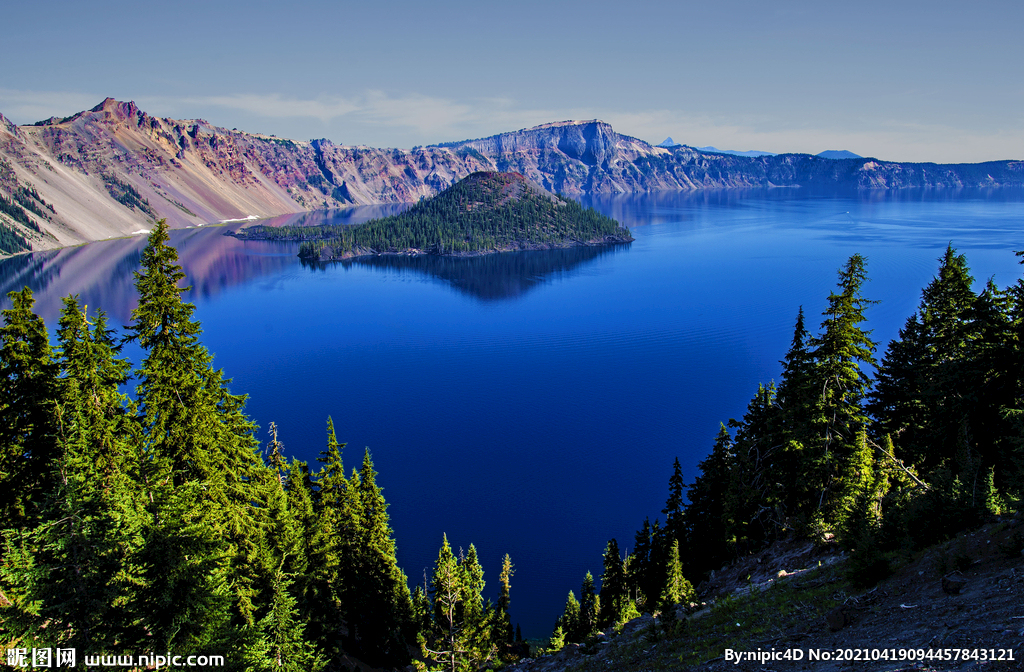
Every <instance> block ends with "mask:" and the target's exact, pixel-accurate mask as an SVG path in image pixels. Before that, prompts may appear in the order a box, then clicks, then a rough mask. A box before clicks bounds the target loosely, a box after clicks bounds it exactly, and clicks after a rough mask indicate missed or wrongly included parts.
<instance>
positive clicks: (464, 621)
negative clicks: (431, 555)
mask: <svg viewBox="0 0 1024 672" xmlns="http://www.w3.org/2000/svg"><path fill="white" fill-rule="evenodd" d="M470 548H471V553H470V554H469V555H467V556H466V558H464V559H463V561H462V562H461V563H460V562H459V560H458V559H457V558H456V557H455V554H454V553H453V552H452V548H451V545H450V544H449V543H448V537H447V535H445V537H444V539H443V541H442V543H441V549H440V550H439V551H438V554H437V561H436V562H435V563H434V572H433V575H432V576H431V580H430V588H429V591H428V592H429V594H430V596H431V599H432V603H433V609H432V619H431V623H430V627H429V628H428V629H426V630H425V631H424V632H422V633H421V636H420V639H419V641H420V650H421V652H422V655H423V657H424V659H426V660H427V661H428V662H432V663H434V664H439V665H441V666H442V669H444V670H449V671H450V672H468V671H469V670H476V669H479V668H480V667H482V666H483V665H484V664H485V663H486V662H487V661H489V660H491V659H492V658H493V657H494V655H495V653H496V649H495V647H494V645H493V644H492V642H491V634H490V630H489V628H487V627H479V625H478V624H475V623H474V619H479V618H480V616H478V615H477V614H480V613H481V612H482V617H483V618H482V621H483V623H484V624H486V622H487V621H488V620H489V618H488V614H487V613H486V609H485V608H484V607H483V597H482V595H481V594H480V593H479V590H482V589H483V570H482V569H480V568H479V563H477V562H476V561H475V558H476V549H475V548H474V547H472V546H471V547H470ZM415 664H416V666H417V668H419V669H426V666H425V665H424V664H423V663H422V662H420V661H416V662H415ZM432 669H433V668H432Z"/></svg>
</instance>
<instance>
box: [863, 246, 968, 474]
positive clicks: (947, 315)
mask: <svg viewBox="0 0 1024 672" xmlns="http://www.w3.org/2000/svg"><path fill="white" fill-rule="evenodd" d="M939 261H940V267H939V272H938V274H937V275H936V277H935V278H934V279H933V280H932V282H931V283H929V285H928V286H927V287H926V288H925V289H924V290H923V291H922V292H921V304H920V307H919V308H918V313H917V314H916V315H914V316H912V317H911V318H910V320H908V322H907V324H906V326H905V327H904V329H903V330H902V331H901V332H900V338H899V340H898V341H894V342H893V343H891V344H890V345H889V348H888V350H887V351H886V356H885V358H884V359H883V360H882V366H881V367H880V370H879V375H878V379H879V385H878V389H877V392H876V393H875V394H874V395H873V398H872V401H873V403H872V411H873V412H874V413H875V415H876V416H877V417H878V418H879V421H880V427H879V429H880V430H881V431H885V432H887V433H891V434H893V435H897V434H898V435H899V437H900V438H899V443H900V447H901V450H902V451H903V453H904V454H905V455H907V456H908V458H909V459H910V460H911V462H912V463H914V464H915V465H917V466H918V467H919V468H921V469H923V470H924V471H925V472H927V471H931V470H932V469H935V468H936V467H938V466H940V465H942V464H944V463H945V464H947V465H948V466H952V465H951V464H950V463H951V462H952V460H953V459H954V456H955V454H956V453H957V452H958V450H961V449H964V448H966V449H967V450H969V451H970V452H977V450H978V447H977V446H974V447H973V448H971V447H967V446H965V445H964V444H963V436H962V435H964V434H967V435H973V434H974V433H975V432H976V431H978V430H981V429H982V428H981V427H980V426H978V423H977V422H976V421H977V419H978V418H977V415H978V414H977V412H976V409H977V405H978V402H979V401H980V399H978V397H977V395H978V392H979V391H980V390H981V388H982V387H983V385H984V383H983V379H984V378H985V377H986V373H985V372H983V371H979V370H978V368H977V367H976V366H975V365H974V362H972V361H971V360H972V359H974V351H975V347H974V346H975V342H976V341H977V340H978V339H979V337H980V335H981V334H980V332H979V329H978V322H977V319H976V316H977V314H976V311H975V307H976V304H977V302H978V297H977V296H976V295H975V293H974V291H973V289H972V288H971V285H972V284H973V282H974V278H972V277H971V274H970V270H969V269H968V267H967V260H966V258H965V257H964V256H963V255H961V254H957V253H956V250H954V249H953V247H952V246H949V247H947V248H946V252H945V254H944V256H943V257H942V258H941V259H940V260H939ZM918 316H919V317H918Z"/></svg>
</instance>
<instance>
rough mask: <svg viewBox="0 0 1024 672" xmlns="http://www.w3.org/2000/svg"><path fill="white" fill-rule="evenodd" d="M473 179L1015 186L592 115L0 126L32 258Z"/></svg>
mask: <svg viewBox="0 0 1024 672" xmlns="http://www.w3.org/2000/svg"><path fill="white" fill-rule="evenodd" d="M478 171H498V172H518V173H521V174H523V175H524V176H526V178H527V179H529V180H530V181H532V182H535V183H537V184H538V185H540V186H541V187H543V188H544V189H546V190H548V191H551V192H555V193H561V194H564V195H566V196H570V197H579V196H582V195H585V194H613V193H644V192H652V191H665V190H669V191H692V190H701V189H731V188H765V187H768V188H770V187H854V188H867V189H903V188H910V187H934V188H959V187H998V186H1024V162H1020V161H993V162H986V163H981V164H933V163H898V162H889V161H879V160H877V159H852V160H844V161H835V160H830V159H822V158H818V157H814V156H811V155H808V154H781V155H777V156H760V157H741V156H733V155H725V154H716V153H711V152H704V151H701V150H699V149H696V148H693V147H689V146H686V145H680V146H677V147H672V148H665V147H656V146H653V145H651V144H649V143H647V142H645V141H643V140H639V139H637V138H634V137H631V136H628V135H624V134H620V133H618V132H616V131H615V130H614V129H613V128H612V127H611V125H609V124H607V123H606V122H603V121H600V120H597V119H594V120H586V121H561V122H550V123H546V124H541V125H539V126H534V127H531V128H525V129H521V130H518V131H510V132H506V133H499V134H496V135H492V136H489V137H486V138H477V139H474V140H461V141H454V142H446V143H441V144H438V145H430V146H426V147H414V148H413V149H408V150H407V149H395V148H386V149H382V148H372V147H365V146H351V145H338V144H335V143H333V142H332V141H330V140H328V139H318V140H309V141H299V140H291V139H286V138H277V137H275V136H273V135H265V134H259V133H249V132H246V131H239V130H234V129H232V130H228V129H226V128H222V127H218V126H215V125H213V124H211V123H210V122H208V121H206V120H203V119H171V118H164V117H154V116H151V115H149V114H147V113H146V112H145V111H143V110H141V109H139V107H138V106H137V105H136V104H135V103H134V102H132V101H128V102H124V101H118V100H115V99H113V98H106V99H104V100H103V101H102V102H101V103H100V104H99V105H96V106H95V107H93V108H91V109H89V110H84V111H82V112H79V113H77V114H74V115H71V116H69V117H64V118H58V117H51V118H49V119H46V120H43V121H40V122H36V123H35V124H32V125H24V126H17V125H15V124H13V123H11V122H10V121H9V120H8V119H7V118H6V117H3V116H2V115H0V197H4V198H6V199H7V200H8V201H11V199H12V198H14V195H15V194H18V195H20V196H19V198H21V197H24V198H23V200H24V202H25V206H24V209H23V211H22V212H21V213H19V215H18V217H13V216H9V215H8V214H0V226H2V227H3V228H4V229H5V230H11V231H13V232H16V233H17V234H18V235H20V236H22V237H24V238H25V239H26V240H27V245H28V246H29V247H31V248H32V249H47V248H53V247H60V246H64V245H72V244H79V243H82V242H88V241H93V240H100V239H104V238H110V237H119V236H126V235H132V234H136V233H141V232H145V231H146V230H148V229H149V228H151V227H152V225H153V223H154V222H155V220H156V219H157V218H166V219H167V220H168V222H169V223H170V225H171V226H174V227H184V226H201V225H204V224H210V223H215V222H220V221H224V220H238V219H245V218H250V217H257V218H263V217H270V216H275V215H281V214H288V213H295V212H302V211H306V210H313V209H320V208H331V207H343V206H349V205H370V204H382V203H415V202H417V201H419V200H420V199H422V198H426V197H430V196H433V195H435V194H437V193H439V192H440V191H442V190H444V189H445V188H447V187H449V186H451V185H452V184H454V183H455V182H457V181H458V180H460V179H462V178H464V177H466V176H468V175H469V174H471V173H474V172H478ZM12 202H13V201H12ZM12 207H17V208H22V206H12ZM39 213H42V214H39ZM25 222H28V223H27V224H26V223H25Z"/></svg>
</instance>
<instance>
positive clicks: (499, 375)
mask: <svg viewBox="0 0 1024 672" xmlns="http://www.w3.org/2000/svg"><path fill="white" fill-rule="evenodd" d="M588 204H591V205H594V206H595V207H597V208H598V209H599V210H601V211H602V212H605V213H606V214H609V215H611V216H613V217H615V218H617V219H619V220H620V221H621V222H622V223H623V224H625V225H626V226H629V227H630V228H631V229H632V231H633V235H634V236H635V237H636V241H635V242H634V243H632V244H630V245H628V246H620V247H609V248H584V249H574V250H557V251H550V252H529V253H513V254H502V255H492V256H488V257H481V258H476V259H462V260H459V259H436V258H418V259H382V260H372V261H362V262H354V263H348V264H344V265H342V264H337V265H330V266H326V267H312V266H307V265H303V264H302V263H300V261H299V259H298V258H297V257H296V256H295V255H296V251H297V245H296V244H289V243H269V242H262V241H247V242H243V241H239V240H237V239H235V238H231V237H228V236H225V235H224V232H225V231H226V229H225V228H223V227H213V228H211V227H207V228H202V229H191V230H182V231H174V232H172V237H171V242H172V243H173V244H174V245H175V246H176V247H177V248H178V250H179V253H180V256H181V261H182V263H183V265H184V267H185V270H186V272H187V273H188V281H189V282H190V283H191V284H192V285H193V286H194V288H193V290H192V291H191V292H190V293H189V294H188V299H189V300H191V301H194V302H195V303H196V305H197V306H198V312H197V315H198V318H199V319H200V320H201V321H202V323H203V327H204V330H205V334H204V337H203V341H204V343H205V344H206V346H207V347H208V348H209V349H210V350H211V351H212V352H213V353H215V354H216V359H215V364H216V365H217V366H219V367H222V368H223V369H224V370H225V372H226V373H227V375H228V376H230V377H233V378H234V382H233V384H232V390H233V391H235V392H247V393H249V394H250V395H251V399H250V402H249V405H248V410H249V412H250V414H251V415H252V416H253V417H254V418H255V419H256V420H257V422H258V423H259V424H260V425H261V426H262V427H263V428H266V427H267V426H268V424H269V423H270V421H275V422H276V423H277V424H278V427H279V428H280V431H281V438H282V440H283V441H284V443H285V448H286V451H287V452H288V453H290V454H293V455H296V456H298V457H300V458H302V459H305V460H309V461H314V460H315V457H316V455H317V453H318V452H319V450H321V448H322V447H323V445H324V426H325V422H326V418H327V416H328V415H331V416H333V418H334V423H335V426H336V427H337V429H338V438H339V439H340V440H342V441H347V442H348V448H347V449H346V451H345V458H346V463H347V464H349V465H350V466H357V465H358V464H359V462H360V460H361V457H362V451H363V448H364V446H369V447H370V449H371V451H372V454H373V458H374V461H375V463H376V466H377V469H378V471H379V472H380V476H379V482H380V483H381V485H383V487H384V488H385V496H386V497H387V499H388V502H389V503H390V505H391V508H390V513H391V517H392V524H393V527H394V529H395V534H396V537H397V541H398V554H399V562H400V564H401V565H402V566H403V567H404V568H405V570H406V572H407V574H408V575H409V577H410V580H411V581H412V582H419V581H422V576H423V572H424V569H425V568H426V569H427V571H428V572H429V571H430V570H429V568H430V567H431V566H432V563H433V560H434V559H435V558H436V555H437V549H438V547H439V545H440V542H441V535H442V534H443V533H447V535H448V538H449V540H450V541H451V542H452V544H453V545H454V546H456V547H458V546H462V547H468V545H469V544H470V543H471V542H472V543H475V544H476V546H477V549H478V551H479V553H480V558H481V560H482V562H483V563H484V568H485V570H486V572H487V574H486V579H487V581H488V584H489V585H488V590H487V592H488V593H490V594H491V595H492V597H496V588H497V584H498V571H499V568H500V559H501V557H502V555H503V554H505V553H510V554H511V556H512V560H513V562H514V563H515V565H516V574H515V577H514V579H513V582H512V616H513V619H514V620H518V621H520V622H521V623H522V626H523V631H524V634H526V635H527V636H537V637H546V636H547V635H548V634H549V632H550V629H551V627H552V625H553V623H554V620H555V618H556V617H557V616H558V614H559V613H560V611H561V607H562V605H563V603H564V600H565V595H566V593H567V592H568V591H569V590H570V589H573V590H575V591H576V592H577V593H578V592H579V586H580V583H581V581H582V578H583V575H584V573H585V572H586V571H587V570H590V571H592V572H593V573H594V574H595V575H599V574H600V572H601V553H602V551H603V549H604V546H605V543H606V542H607V540H608V539H610V538H612V537H616V538H617V539H618V540H619V544H620V547H624V548H628V547H631V546H632V538H633V533H634V532H635V530H636V529H638V528H639V527H640V526H641V524H642V523H643V519H644V517H645V516H647V515H650V516H651V518H652V520H653V518H655V517H657V516H659V515H660V514H659V511H660V510H661V508H662V507H663V506H664V502H665V499H666V497H667V487H668V478H669V475H670V473H671V468H672V460H673V458H675V457H676V456H678V457H679V459H680V462H681V463H682V465H683V469H684V472H685V477H686V479H687V481H688V482H689V481H692V479H693V476H694V472H695V465H696V464H697V463H698V462H699V461H700V460H701V459H703V457H704V456H705V455H706V454H707V453H708V451H709V450H710V448H711V443H712V440H713V438H714V436H715V434H716V432H717V430H718V425H719V422H721V421H725V420H728V419H729V418H730V417H738V416H740V415H741V414H742V413H743V410H744V408H745V406H746V403H747V401H748V400H749V399H750V397H751V396H752V395H753V394H754V392H755V391H756V388H757V384H758V383H759V382H768V381H770V380H772V379H773V378H776V377H777V376H778V374H779V371H780V366H779V364H778V360H779V359H781V358H782V356H783V354H784V353H785V350H786V348H787V347H788V344H789V340H790V338H791V336H792V328H793V322H794V320H795V318H796V313H797V309H798V307H799V306H801V305H802V306H803V307H804V310H805V312H806V313H807V315H808V325H809V326H812V327H813V326H815V325H817V324H818V323H819V322H820V317H819V316H820V313H821V311H822V310H823V309H824V307H825V305H826V298H827V296H828V294H829V292H830V291H831V290H832V289H833V288H834V286H835V281H836V271H837V269H838V268H839V266H840V265H841V264H843V263H844V262H845V261H846V259H847V258H848V257H849V256H850V255H851V254H853V253H855V252H859V253H861V254H863V255H865V256H866V257H867V259H868V265H867V270H868V273H869V277H870V282H868V283H867V285H866V286H865V288H864V293H865V295H866V296H867V297H869V298H872V299H879V300H880V301H881V303H879V304H878V305H876V306H874V307H872V308H871V309H870V310H869V311H868V315H869V319H870V326H872V327H874V330H875V331H874V336H875V338H876V339H877V340H878V341H879V342H880V343H881V345H880V347H879V356H881V353H882V351H883V350H884V344H885V343H887V342H888V340H889V339H891V338H892V337H894V336H895V335H896V332H897V330H898V329H899V327H900V326H901V325H902V324H903V322H904V320H905V319H906V318H907V316H908V315H909V314H910V313H911V312H912V311H913V310H914V309H915V308H916V305H917V303H918V301H919V297H920V290H921V289H922V288H923V287H924V285H925V284H927V283H928V282H929V281H930V279H931V278H932V276H933V274H934V273H935V270H936V268H937V261H936V260H937V259H938V257H939V256H940V255H941V253H942V251H943V249H944V248H945V246H946V244H947V243H948V242H952V243H953V244H954V246H956V247H957V248H958V249H959V250H960V251H962V252H965V253H966V254H967V257H968V260H969V262H970V264H971V267H972V269H973V271H974V275H975V278H977V279H978V281H979V283H982V282H984V281H985V280H987V279H988V278H989V277H994V278H995V281H996V282H997V283H998V284H999V285H1000V286H1005V285H1007V284H1010V283H1012V282H1015V281H1016V279H1017V278H1018V277H1019V276H1020V267H1019V266H1018V265H1017V259H1016V258H1015V257H1014V255H1013V253H1012V250H1014V249H1021V248H1024V194H1022V193H1020V192H1016V191H1013V192H1010V191H993V192H977V191H972V192H955V193H954V192H948V191H947V192H934V191H929V192H922V191H914V192H904V193H896V194H892V193H885V192H870V193H859V194H839V195H837V194H808V193H805V192H798V191H794V190H774V191H758V192H712V193H706V194H679V193H667V194H654V195H647V196H630V197H621V198H595V199H591V200H590V201H588ZM389 211H391V209H389V208H371V209H361V210H350V211H345V212H343V213H326V214H323V213H318V214H316V215H312V216H307V220H309V219H317V218H324V219H331V218H343V219H344V220H345V221H353V222H355V221H360V220H361V219H365V218H366V217H369V216H375V215H379V214H381V213H386V212H389ZM287 219H288V218H281V219H280V220H279V221H281V222H283V221H286V220H287ZM144 242H145V241H143V240H141V239H138V238H136V239H131V240H117V241H108V242H101V243H95V244H92V245H88V246H83V247H78V248H71V249H65V250H61V251H57V252H49V253H37V254H33V255H27V256H19V257H15V258H12V259H8V260H5V261H2V262H0V283H2V285H3V291H4V294H6V292H7V291H8V290H10V289H13V288H20V287H21V286H22V285H23V284H28V285H29V286H31V287H32V288H33V289H34V290H35V291H36V292H37V298H38V304H37V308H38V310H39V312H40V314H42V315H43V316H44V317H45V319H46V320H47V323H48V324H49V325H50V326H51V327H52V326H53V325H54V323H55V319H56V316H57V313H58V311H59V308H60V297H61V296H63V295H65V294H68V293H72V292H75V293H80V294H81V297H82V300H83V301H84V302H86V303H88V304H89V306H90V307H102V308H104V309H106V310H107V311H108V312H109V313H110V314H111V315H112V317H113V320H112V321H113V322H114V323H118V322H120V323H122V324H123V323H126V322H127V320H128V318H129V314H130V311H131V309H132V307H133V306H134V300H135V299H134V290H133V288H132V284H131V283H132V271H134V270H135V269H136V268H137V265H138V261H139V257H140V252H141V248H142V246H143V244H144ZM9 303H10V302H9V301H8V300H7V299H6V296H5V297H4V298H3V301H2V305H3V307H8V306H9ZM129 354H130V355H131V356H132V358H133V360H134V361H138V354H137V352H129ZM261 438H265V437H261Z"/></svg>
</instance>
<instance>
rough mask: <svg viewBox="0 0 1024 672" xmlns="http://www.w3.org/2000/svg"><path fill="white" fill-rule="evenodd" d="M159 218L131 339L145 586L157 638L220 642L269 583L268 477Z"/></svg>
mask: <svg viewBox="0 0 1024 672" xmlns="http://www.w3.org/2000/svg"><path fill="white" fill-rule="evenodd" d="M167 241H168V232H167V225H166V222H163V221H161V222H160V223H158V225H157V227H156V228H155V229H154V231H153V233H152V234H150V237H149V242H148V244H147V245H146V248H145V250H144V251H143V254H142V263H141V267H142V268H141V271H139V272H136V274H135V278H136V288H137V290H138V292H139V305H138V307H137V308H136V309H135V310H134V311H132V319H133V324H132V325H131V326H129V327H126V330H127V332H128V336H127V340H131V341H136V342H137V343H138V344H139V346H140V347H141V348H142V349H143V351H144V353H145V358H144V360H143V362H142V367H141V369H140V370H139V371H138V373H137V378H138V380H139V385H138V387H137V389H136V398H137V400H138V409H139V418H138V419H139V423H140V424H141V427H142V433H143V435H144V436H145V437H146V443H145V445H144V451H145V455H146V456H147V458H146V461H145V462H144V463H143V464H142V466H141V468H140V478H141V480H142V481H143V484H144V487H146V488H147V490H148V493H147V495H148V497H149V498H150V501H151V507H150V508H151V511H152V513H153V521H154V524H153V527H151V528H150V529H148V530H147V532H146V536H147V543H146V551H145V552H146V558H147V562H146V568H147V584H148V585H147V587H146V591H145V594H144V595H143V596H142V599H143V600H144V602H145V603H146V605H147V609H146V611H147V612H148V613H150V614H153V615H154V616H155V621H154V622H152V623H151V624H149V625H150V627H151V631H152V632H153V635H154V640H155V642H156V643H158V644H159V647H158V648H162V647H165V646H166V647H168V648H178V649H183V648H189V649H192V650H195V649H200V648H202V647H207V650H216V649H214V648H212V647H214V646H227V645H229V644H230V640H231V639H232V638H234V637H236V636H239V635H240V633H241V632H242V630H241V628H242V627H243V626H252V625H254V624H255V621H256V619H257V618H258V613H257V612H258V604H257V603H258V601H259V593H260V592H261V591H262V590H264V589H265V586H266V585H267V584H268V582H269V579H270V577H269V575H268V574H269V571H268V570H269V568H268V567H267V562H266V554H265V553H264V552H263V549H264V545H265V539H264V534H263V532H264V529H265V528H264V525H263V522H262V521H261V518H262V517H263V515H264V514H263V513H262V511H260V510H259V506H257V505H254V504H258V503H259V502H261V500H263V498H264V493H263V492H261V488H263V487H264V484H265V480H266V477H267V473H266V468H265V466H264V465H263V462H262V459H261V458H260V455H259V452H258V442H257V440H256V438H255V436H254V431H255V425H254V424H253V423H252V421H251V420H250V419H249V418H248V417H246V416H245V414H244V404H245V397H244V396H242V395H233V394H231V393H230V392H229V391H228V388H227V384H228V382H229V381H228V380H226V379H225V378H224V376H223V372H221V371H219V370H215V369H213V367H212V356H211V355H210V354H209V352H208V351H207V350H206V348H205V347H203V346H202V344H201V343H200V342H199V334H200V333H201V328H200V325H199V323H198V322H196V321H195V320H193V319H192V318H193V314H194V312H195V306H193V305H192V304H188V303H185V302H183V301H182V300H181V293H182V292H183V291H185V290H184V289H182V288H180V287H178V283H179V282H180V281H181V280H182V279H183V278H184V273H183V272H182V270H181V267H180V266H179V265H178V264H177V263H176V262H177V252H176V251H175V250H174V248H173V247H171V246H169V245H168V244H167Z"/></svg>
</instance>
